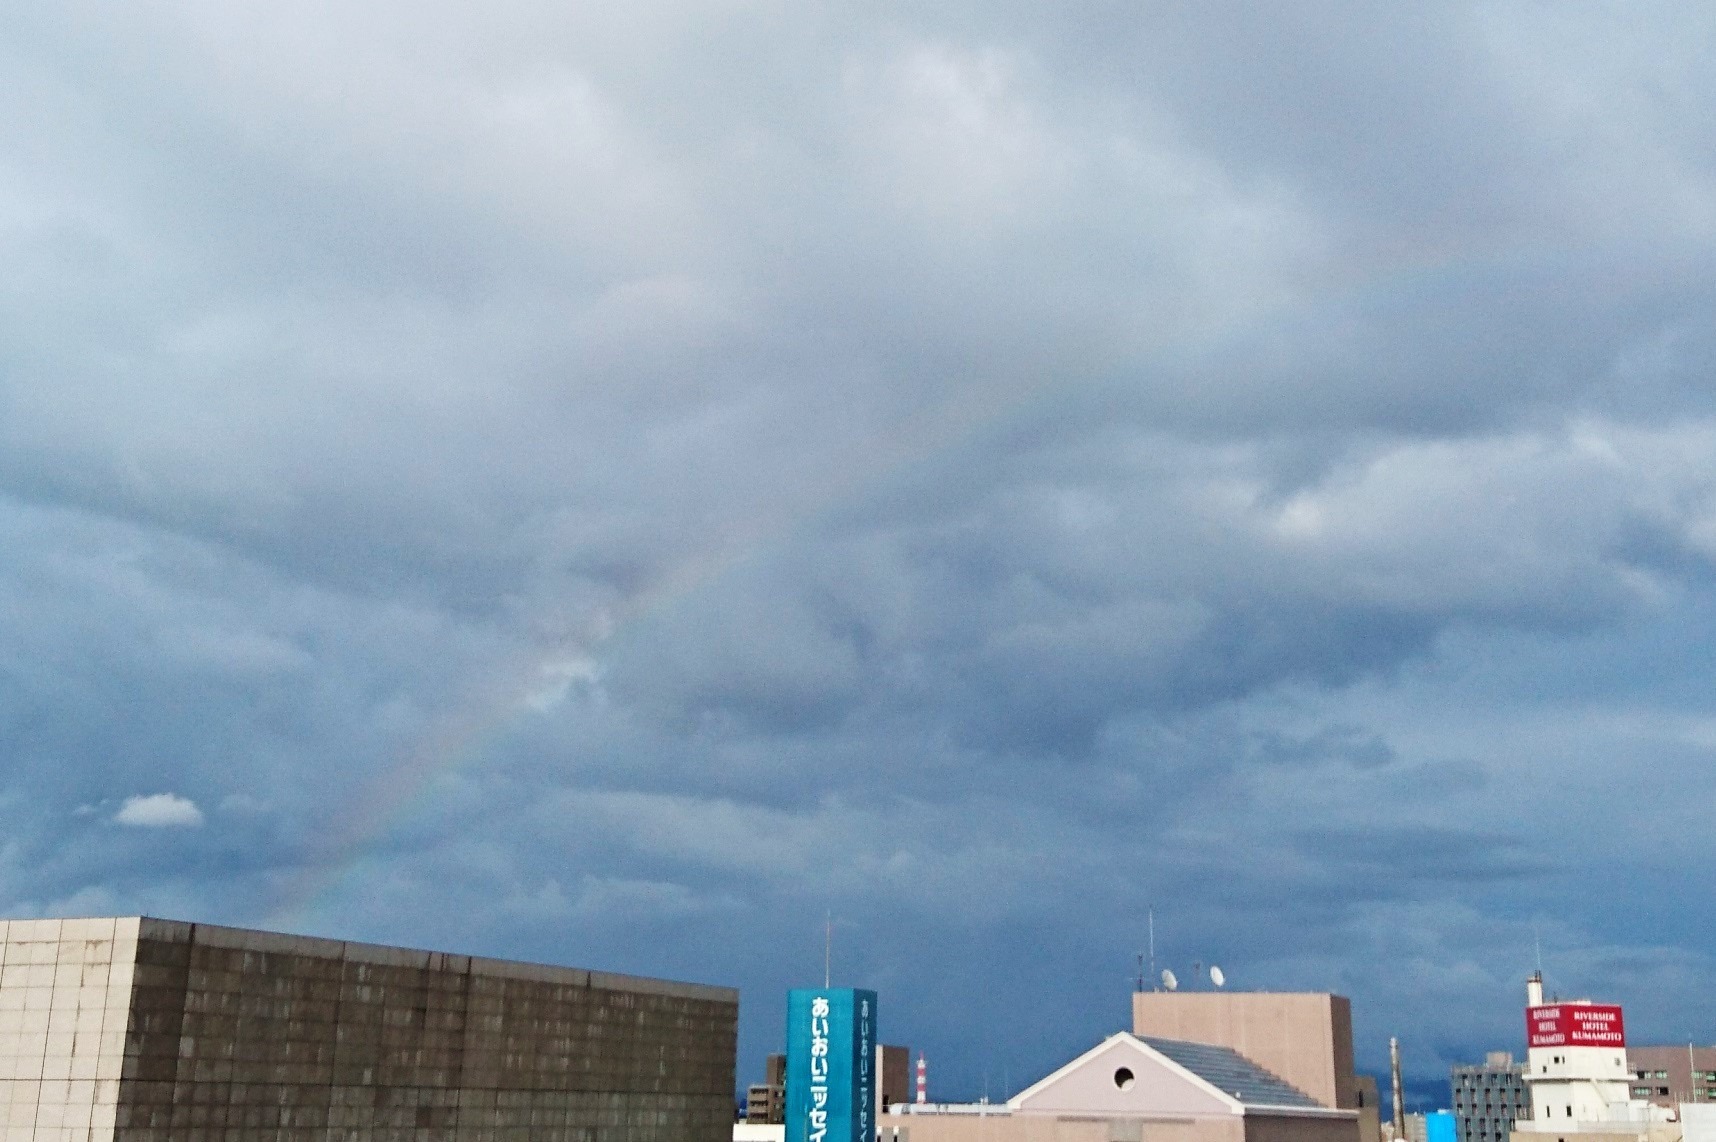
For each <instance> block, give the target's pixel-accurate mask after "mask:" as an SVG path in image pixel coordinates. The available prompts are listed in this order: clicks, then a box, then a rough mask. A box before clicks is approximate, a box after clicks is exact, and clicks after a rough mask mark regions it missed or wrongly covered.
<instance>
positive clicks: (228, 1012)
mask: <svg viewBox="0 0 1716 1142" xmlns="http://www.w3.org/2000/svg"><path fill="white" fill-rule="evenodd" d="M737 1021H738V993H737V992H736V991H733V990H731V989H728V988H719V987H705V986H701V985H697V984H685V983H670V982H667V981H664V980H652V979H641V978H637V977H633V976H620V975H607V974H604V973H601V972H591V971H583V970H578V969H573V968H561V967H545V966H541V965H535V964H523V963H514V962H510V961H506V960H488V959H481V958H478V957H473V956H459V955H448V954H443V953H438V952H421V951H410V950H406V949H403V948H389V947H379V946H376V945H373V944H354V943H344V942H341V941H338V940H321V939H311V938H307V937H301V936H283V935H276V934H273V933H267V932H252V931H245V930H242V929H236V928H221V927H214V926H211V925H206V924H185V923H179V922H176V921H170V920H154V919H149V918H146V917H136V916H132V917H125V918H119V919H112V918H108V919H97V920H12V921H0V1139H3V1140H4V1142H264V1140H265V1139H266V1140H267V1142H312V1140H313V1142H336V1140H340V1142H355V1140H358V1139H362V1140H365V1142H375V1140H385V1142H466V1140H470V1142H479V1140H480V1142H510V1140H515V1139H516V1140H519V1142H523V1140H524V1139H529V1140H530V1142H588V1140H590V1139H600V1140H601V1142H609V1140H610V1139H611V1140H613V1142H621V1140H628V1142H682V1140H703V1142H717V1140H724V1139H727V1138H729V1137H731V1131H732V1119H733V1103H732V1092H733V1065H734V1033H735V1029H736V1025H737Z"/></svg>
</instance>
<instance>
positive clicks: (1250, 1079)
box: [1138, 1036, 1322, 1109]
mask: <svg viewBox="0 0 1716 1142" xmlns="http://www.w3.org/2000/svg"><path fill="white" fill-rule="evenodd" d="M1138 1041H1139V1042H1141V1043H1143V1044H1145V1045H1146V1046H1148V1047H1149V1048H1150V1049H1151V1050H1153V1051H1157V1052H1159V1053H1161V1054H1163V1055H1166V1056H1167V1057H1168V1058H1169V1059H1172V1060H1173V1061H1174V1062H1176V1063H1178V1064H1179V1065H1180V1066H1182V1067H1184V1068H1185V1069H1186V1070H1188V1071H1190V1072H1192V1074H1194V1075H1196V1076H1197V1077H1198V1078H1200V1079H1203V1080H1204V1081H1205V1082H1207V1083H1209V1084H1210V1085H1211V1086H1213V1087H1215V1088H1216V1089H1217V1090H1219V1091H1221V1092H1222V1093H1223V1094H1226V1095H1229V1096H1231V1097H1233V1098H1235V1099H1238V1100H1239V1101H1240V1102H1241V1103H1243V1104H1244V1105H1246V1106H1277V1107H1304V1108H1307V1109H1314V1108H1319V1107H1321V1106H1322V1104H1321V1103H1319V1102H1318V1101H1317V1100H1316V1099H1314V1098H1312V1097H1311V1096H1310V1095H1308V1094H1306V1093H1305V1092H1304V1091H1302V1090H1300V1089H1299V1088H1297V1087H1295V1086H1291V1085H1289V1084H1288V1083H1287V1082H1286V1081H1285V1080H1283V1079H1281V1078H1279V1077H1277V1076H1275V1075H1273V1074H1271V1073H1270V1072H1268V1071H1266V1070H1264V1069H1263V1068H1262V1067H1260V1066H1258V1065H1257V1064H1256V1063H1254V1062H1252V1061H1251V1060H1250V1059H1247V1058H1246V1057H1245V1056H1244V1055H1242V1054H1240V1053H1239V1052H1238V1051H1235V1050H1233V1049H1232V1048H1231V1047H1218V1046H1215V1045H1213V1044H1210V1043H1187V1042H1185V1041H1183V1040H1180V1039H1156V1038H1147V1037H1145V1036H1139V1037H1138Z"/></svg>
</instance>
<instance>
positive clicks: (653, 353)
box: [0, 0, 1716, 1096]
mask: <svg viewBox="0 0 1716 1142" xmlns="http://www.w3.org/2000/svg"><path fill="white" fill-rule="evenodd" d="M16 17H17V18H16V19H15V20H14V21H13V23H12V27H11V31H10V32H9V34H8V35H7V36H6V37H5V41H4V43H3V44H0V77H4V78H3V79H0V85H3V87H4V91H5V94H6V97H7V98H6V102H7V105H8V106H9V107H10V108H11V109H12V112H11V113H10V114H8V115H6V116H4V117H0V267H3V270H0V758H3V759H4V762H5V764H4V766H3V767H0V821H3V822H4V825H5V829H4V835H5V838H6V839H5V840H4V841H3V842H0V908H3V909H4V910H6V911H8V912H10V913H12V914H27V913H34V912H58V913H72V912H100V911H109V910H144V911H151V912H156V913H163V914H171V915H179V916H186V917H190V918H208V919H213V920H224V921H231V922H237V923H252V924H277V925H285V926H292V927H301V928H307V929H310V930H315V931H323V932H328V933H340V934H347V935H351V936H356V937H368V938H374V939H381V940H389V941H404V942H410V943H418V944H429V945H438V946H452V947H463V948H470V949H473V950H480V951H487V952H492V953H497V954H513V955H522V956H532V957H540V958H552V959H563V960H569V961H575V962H588V963H593V964H598V965H602V966H610V967H614V968H618V969H623V970H631V971H640V972H662V973H669V974H676V975H685V976H690V977H694V978H701V979H712V980H719V981H723V982H734V983H738V984H740V985H742V986H743V987H744V989H745V996H746V1009H745V1010H746V1013H745V1017H744V1024H743V1029H742V1050H743V1055H742V1064H743V1067H744V1068H745V1069H746V1071H747V1073H746V1074H742V1075H741V1079H742V1080H743V1079H746V1078H749V1077H751V1076H750V1074H749V1073H748V1072H749V1071H751V1070H754V1069H755V1068H756V1066H757V1065H758V1063H759V1059H760V1055H761V1054H762V1052H763V1051H765V1050H767V1049H771V1048H772V1047H773V1046H774V1045H775V1044H776V1041H777V1037H778V1024H779V1020H780V1018H781V1006H782V993H783V991H784V989H785V988H787V987H788V986H792V985H794V984H797V983H802V982H805V981H806V980H810V979H812V978H814V977H815V976H816V975H817V972H818V971H819V969H820V966H821V955H822V942H821V936H822V922H823V917H824V915H825V910H826V911H828V912H831V913H832V915H833V917H834V921H835V932H836V954H835V961H836V966H837V969H838V970H837V974H838V975H839V976H840V977H841V978H842V979H843V980H848V981H851V982H854V983H865V984H870V985H874V986H876V987H878V988H880V989H881V990H882V991H883V993H884V995H885V996H886V1000H885V1003H886V1008H885V1009H886V1012H887V1015H886V1019H887V1023H886V1025H885V1026H886V1037H888V1038H890V1039H895V1040H899V1041H907V1042H911V1043H913V1044H914V1045H916V1046H919V1047H921V1048H923V1049H925V1050H927V1051H928V1053H929V1055H930V1057H931V1059H932V1060H934V1062H935V1074H936V1078H937V1084H938V1087H939V1089H940V1090H941V1092H942V1093H944V1094H947V1095H949V1096H971V1095H975V1094H978V1093H980V1092H981V1091H982V1090H983V1089H984V1087H985V1085H986V1084H987V1086H988V1089H989V1090H990V1091H991V1093H995V1091H996V1090H997V1089H998V1088H1001V1087H1006V1086H1009V1085H1011V1086H1018V1085H1022V1083H1023V1082H1025V1081H1027V1080H1028V1079H1029V1078H1031V1077H1033V1076H1035V1075H1036V1074H1038V1073H1040V1072H1041V1071H1042V1070H1043V1069H1045V1068H1047V1067H1049V1066H1051V1065H1053V1064H1054V1063H1056V1062H1058V1061H1060V1060H1061V1059H1062V1058H1063V1057H1064V1056H1065V1055H1067V1054H1069V1053H1070V1052H1072V1051H1074V1050H1076V1049H1077V1048H1079V1047H1081V1046H1082V1045H1084V1044H1086V1043H1087V1042H1088V1041H1090V1040H1091V1039H1093V1038H1095V1037H1097V1036H1099V1035H1101V1034H1103V1033H1106V1032H1108V1031H1111V1030H1112V1029H1114V1028H1115V1027H1116V1026H1118V1025H1120V1023H1121V1022H1122V1021H1123V1019H1124V1018H1125V1015H1124V1010H1125V992H1126V990H1127V989H1128V987H1129V986H1130V985H1129V983H1128V979H1129V976H1130V974H1131V972H1132V971H1133V970H1134V968H1133V961H1132V957H1133V955H1134V953H1135V952H1136V951H1137V950H1138V949H1139V947H1140V946H1141V944H1142V941H1143V939H1144V928H1145V916H1146V910H1147V909H1149V908H1151V907H1154V908H1155V910H1156V915H1157V917H1158V931H1159V934H1160V952H1161V959H1162V961H1163V962H1164V963H1169V964H1172V965H1173V966H1175V967H1177V968H1180V969H1184V968H1186V967H1187V966H1189V965H1190V964H1191V963H1192V962H1194V961H1202V962H1204V963H1208V962H1210V961H1212V960H1219V961H1220V962H1222V963H1223V964H1224V966H1225V967H1226V968H1227V970H1228V974H1229V975H1230V976H1231V977H1232V978H1233V979H1234V980H1235V981H1236V984H1237V985H1239V986H1246V987H1281V988H1291V987H1308V988H1333V989H1336V990H1340V991H1344V992H1346V993H1349V994H1351V995H1352V996H1353V997H1354V999H1355V1005H1356V1012H1357V1020H1358V1031H1359V1036H1360V1043H1359V1055H1360V1059H1361V1062H1363V1063H1365V1064H1367V1065H1370V1066H1377V1065H1379V1064H1380V1062H1381V1045H1382V1043H1383V1041H1384V1040H1385V1038H1386V1036H1387V1035H1389V1034H1398V1035H1400V1036H1401V1037H1402V1038H1403V1040H1404V1041H1405V1042H1406V1043H1407V1046H1408V1058H1409V1062H1410V1064H1411V1067H1412V1069H1413V1070H1414V1072H1415V1074H1417V1075H1418V1076H1419V1078H1420V1080H1423V1081H1430V1080H1432V1079H1433V1078H1434V1077H1435V1075H1436V1073H1437V1071H1438V1069H1439V1068H1440V1067H1442V1066H1443V1065H1444V1064H1445V1063H1446V1062H1448V1061H1450V1060H1453V1059H1458V1058H1468V1057H1471V1056H1473V1055H1475V1054H1476V1053H1477V1052H1479V1051H1481V1050H1484V1049H1488V1048H1498V1047H1500V1048H1505V1047H1508V1046H1513V1045H1516V1043H1517V1039H1518V1023H1519V1019H1518V1010H1517V1009H1518V1007H1519V999H1520V995H1519V991H1520V989H1519V983H1520V981H1521V978H1522V976H1523V974H1524V972H1525V971H1526V970H1528V969H1529V967H1530V966H1531V963H1532V957H1533V947H1534V945H1535V944H1537V943H1541V945H1542V947H1543V950H1544V955H1545V959H1546V966H1547V967H1548V969H1549V972H1550V976H1551V981H1552V984H1554V985H1556V986H1559V987H1561V988H1562V989H1564V990H1566V991H1570V992H1571V991H1578V992H1591V993H1593V994H1597V995H1601V996H1604V997H1606V998H1611V999H1615V1000H1618V1001H1621V1002H1624V1003H1626V1004H1627V1005H1628V1012H1629V1021H1630V1022H1631V1023H1632V1026H1633V1029H1634V1033H1635V1035H1637V1036H1640V1037H1643V1038H1647V1039H1648V1038H1658V1039H1668V1040H1684V1039H1686V1038H1687V1037H1689V1036H1690V1037H1694V1038H1709V1037H1710V1035H1711V1031H1710V1027H1711V1024H1712V1021H1713V1020H1716V1007H1712V1006H1711V1005H1710V1004H1709V1003H1707V1002H1705V1001H1704V1000H1701V999H1698V998H1697V997H1698V996H1701V995H1708V994H1711V993H1712V987H1711V985H1712V982H1713V981H1716V962H1713V961H1712V959H1711V957H1710V954H1709V952H1708V950H1707V949H1708V947H1709V941H1710V936H1711V931H1710V925H1709V921H1708V918H1707V917H1705V916H1703V915H1702V914H1700V913H1699V912H1698V911H1697V910H1696V908H1693V907H1689V906H1688V904H1687V899H1688V898H1687V897H1686V896H1685V894H1684V892H1683V891H1681V890H1680V888H1679V887H1677V886H1680V885H1683V884H1684V883H1686V881H1687V877H1688V875H1689V871H1690V870H1696V869H1699V868H1702V867H1708V866H1709V864H1710V863H1711V860H1712V858H1713V857H1716V853H1713V852H1712V851H1711V842H1710V840H1709V836H1708V829H1706V828H1705V827H1703V826H1704V822H1705V821H1706V820H1707V818H1708V815H1709V811H1710V809H1711V804H1712V795H1713V792H1716V778H1713V777H1712V776H1710V774H1711V773H1712V772H1713V771H1712V768H1711V766H1710V764H1709V762H1710V760H1711V754H1712V750H1713V749H1716V729H1713V726H1712V723H1711V721H1710V717H1709V714H1708V700H1707V695H1708V694H1709V693H1710V688H1711V682H1712V678H1711V666H1710V663H1709V656H1708V654H1707V652H1706V649H1705V648H1706V647H1708V646H1709V645H1710V642H1711V635H1712V634H1716V590H1713V584H1716V576H1713V573H1712V572H1713V567H1712V561H1713V558H1716V465H1713V463H1712V461H1713V460H1716V406H1713V404H1712V399H1711V393H1712V387H1711V384H1710V381H1711V374H1712V364H1713V362H1716V340H1713V339H1712V336H1711V332H1710V324H1709V317H1708V315H1709V313H1710V312H1711V311H1712V309H1713V305H1712V303H1713V301H1716V260H1713V259H1712V240H1713V236H1716V178H1713V175H1716V171H1713V170H1712V161H1711V155H1713V154H1716V148H1713V147H1712V146H1711V139H1710V138H1709V135H1710V130H1709V126H1708V125H1709V124H1710V123H1711V122H1716V117H1713V115H1712V113H1711V112H1712V110H1713V106H1712V104H1713V102H1716V92H1713V91H1712V84H1711V79H1710V75H1709V70H1708V68H1706V67H1704V66H1702V64H1703V59H1702V56H1703V53H1702V50H1701V45H1702V44H1704V43H1706V42H1708V36H1709V34H1710V32H1711V30H1712V29H1711V27H1710V26H1709V25H1710V19H1711V18H1710V17H1709V15H1708V14H1706V13H1703V12H1701V11H1697V10H1695V9H1693V8H1692V7H1691V6H1675V5H1664V6H1658V7H1655V8H1652V9H1649V10H1648V11H1646V10H1639V9H1628V10H1626V11H1624V12H1623V11H1621V10H1619V9H1615V8H1612V7H1611V6H1604V5H1581V4H1565V3H1562V4H1555V5H1523V4H1522V5H1511V6H1506V7H1496V6H1488V5H1462V4H1431V5H1418V6H1414V7H1411V8H1410V9H1402V10H1400V11H1395V10H1392V9H1390V10H1386V11H1385V10H1382V9H1379V8H1377V7H1375V6H1365V5H1353V4H1341V3H1330V4H1311V5H1298V6H1292V7H1291V8H1290V9H1288V10H1281V11H1275V10H1270V11H1264V10H1260V9H1258V8H1257V7H1256V6H1245V5H1231V4H1221V3H1215V4H1211V3H1202V4H1196V5H1190V4H1161V5H1155V6H1145V7H1139V6H1136V5H1100V4H1093V5H1085V6H1080V7H1061V8H1055V7H1052V6H1050V7H1044V6H1042V5H1022V4H1021V5H1010V4H986V5H971V4H961V3H945V4H943V3H931V4H919V5H915V6H913V7H911V8H909V9H904V8H903V9H900V10H898V11H882V10H870V9H865V10H859V9H857V8H850V9H847V8H841V7H838V6H828V5H820V6H819V5H810V6H805V5H796V6H789V5H778V4H776V5H771V4H751V5H729V6H719V5H702V6H697V5H681V4H677V3H672V2H663V3H659V4H641V5H629V6H625V7H623V8H609V9H596V8H583V9H580V8H577V7H572V8H568V7H566V6H563V5H562V6H552V5H539V4H536V3H533V2H531V0H516V2H508V3H503V4H500V5H498V6H496V5H489V6H485V7H483V8H481V9H478V8H476V7H472V6H464V5H452V4H430V5H427V6H425V5H421V4H419V5H412V6H409V7H407V6H403V5H397V4H392V3H389V2H387V0H373V2H369V3H363V4H358V5H345V6H321V7H311V8H302V7H299V8H293V9H290V10H288V9H285V8H281V9H278V10H271V11H262V12H257V11H247V12H243V13H240V12H236V11H233V10H229V7H224V6H221V5H215V4H209V3H199V2H194V0H161V2H158V3H149V4H141V5H132V6H129V7H126V8H124V9H123V10H120V9H117V8H114V7H112V6H108V5H101V4H84V3H72V4H66V5H59V6H54V7H51V8H40V9H38V10H32V11H30V12H19V13H17V14H16ZM973 1044H986V1045H984V1046H974V1045H973Z"/></svg>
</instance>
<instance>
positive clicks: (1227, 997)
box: [1132, 991, 1358, 1110]
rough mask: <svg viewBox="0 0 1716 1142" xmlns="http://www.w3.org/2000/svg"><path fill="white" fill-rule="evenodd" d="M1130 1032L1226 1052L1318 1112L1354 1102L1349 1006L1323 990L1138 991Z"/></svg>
mask: <svg viewBox="0 0 1716 1142" xmlns="http://www.w3.org/2000/svg"><path fill="white" fill-rule="evenodd" d="M1132 1031H1133V1034H1135V1035H1151V1036H1156V1037H1159V1038H1164V1039H1185V1040H1188V1041H1190V1042H1193V1043H1214V1044H1218V1045H1220V1046H1223V1047H1231V1048H1233V1049H1234V1050H1235V1051H1238V1052H1239V1053H1240V1054H1242V1055H1244V1056H1245V1057H1246V1058H1247V1059H1250V1060H1251V1061H1252V1062H1254V1063H1256V1064H1257V1065H1258V1066H1260V1067H1262V1068H1264V1069H1265V1070H1267V1071H1270V1072H1272V1073H1274V1074H1275V1075H1277V1076H1279V1077H1280V1078H1282V1079H1285V1080H1286V1081H1287V1082H1289V1083H1291V1084H1292V1085H1293V1086H1295V1087H1298V1088H1299V1089H1300V1090H1302V1091H1304V1092H1305V1093H1306V1094H1308V1095H1310V1096H1311V1097H1312V1098H1314V1099H1316V1100H1317V1101H1318V1102H1320V1103H1322V1104H1323V1105H1324V1106H1328V1107H1335V1108H1339V1109H1342V1110H1351V1109H1355V1108H1356V1107H1357V1104H1358V1097H1357V1090H1356V1081H1355V1078H1354V1075H1353V1014H1352V1004H1351V1003H1350V1002H1349V1001H1348V1000H1347V998H1346V997H1345V996H1342V995H1330V994H1328V993H1326V992H1268V991H1140V992H1135V993H1133V996H1132Z"/></svg>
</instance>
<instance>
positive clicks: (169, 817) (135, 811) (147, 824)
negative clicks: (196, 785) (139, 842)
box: [113, 793, 203, 829]
mask: <svg viewBox="0 0 1716 1142" xmlns="http://www.w3.org/2000/svg"><path fill="white" fill-rule="evenodd" d="M113 822H114V824H117V825H133V826H135V827H137V828H140V829H164V828H171V827H174V826H181V827H195V826H197V825H201V824H202V823H203V811H202V810H201V809H199V808H197V803H196V802H195V801H192V800H190V799H189V798H187V797H180V796H178V795H177V794H173V793H152V794H150V795H148V796H146V797H145V796H137V797H127V798H126V799H125V804H123V805H121V806H120V807H119V812H117V813H115V814H114V815H113Z"/></svg>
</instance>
